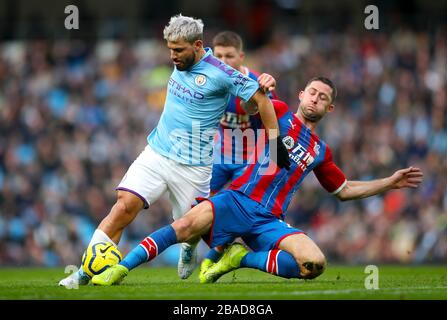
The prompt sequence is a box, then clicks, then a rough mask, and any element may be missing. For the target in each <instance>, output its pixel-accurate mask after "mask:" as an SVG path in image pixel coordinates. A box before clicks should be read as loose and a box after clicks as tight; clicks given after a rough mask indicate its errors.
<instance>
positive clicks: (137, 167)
mask: <svg viewBox="0 0 447 320" xmlns="http://www.w3.org/2000/svg"><path fill="white" fill-rule="evenodd" d="M160 160H161V156H160V155H158V154H157V153H155V152H154V151H153V150H152V149H151V148H150V147H149V146H147V147H146V148H145V149H144V150H143V152H141V154H140V155H139V156H138V157H137V159H136V160H135V161H134V162H133V163H132V165H131V166H130V167H129V169H128V171H127V173H126V174H125V176H124V178H123V179H122V181H121V182H120V184H119V186H118V187H117V190H118V192H117V200H116V203H115V204H114V205H113V207H112V209H111V210H110V212H109V214H108V215H107V216H106V217H105V218H104V219H103V220H102V221H101V223H100V224H99V226H98V228H97V229H96V230H95V232H94V233H93V236H92V238H91V240H90V243H89V245H92V244H95V243H98V242H111V243H114V244H115V245H117V244H118V243H119V241H120V238H121V235H122V232H123V230H124V228H125V227H126V226H127V225H128V224H129V223H131V222H132V221H133V220H134V219H135V217H136V216H137V214H138V213H139V212H140V211H141V209H143V208H148V207H149V204H150V203H151V202H153V201H155V200H156V199H158V198H159V197H160V195H161V194H162V193H163V192H165V191H166V183H165V181H164V180H163V178H162V177H161V176H160V175H159V173H158V172H159V168H160ZM89 280H90V277H89V276H88V275H87V274H85V273H84V272H83V270H82V266H81V267H80V268H79V270H78V272H75V273H72V274H71V275H70V276H68V277H66V278H64V279H62V280H61V281H60V282H59V285H61V286H65V287H69V286H70V287H72V286H73V285H76V284H77V285H85V284H88V282H89Z"/></svg>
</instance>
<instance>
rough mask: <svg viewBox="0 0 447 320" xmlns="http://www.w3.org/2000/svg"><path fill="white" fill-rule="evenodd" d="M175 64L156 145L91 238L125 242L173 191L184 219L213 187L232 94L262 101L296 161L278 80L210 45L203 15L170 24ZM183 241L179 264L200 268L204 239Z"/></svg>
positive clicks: (284, 158) (176, 214)
mask: <svg viewBox="0 0 447 320" xmlns="http://www.w3.org/2000/svg"><path fill="white" fill-rule="evenodd" d="M163 33H164V38H165V40H166V42H167V47H168V48H169V51H170V54H171V59H172V62H173V63H174V66H175V68H174V70H173V72H172V75H171V77H170V79H169V82H168V88H167V95H166V101H165V106H164V110H163V113H162V115H161V117H160V121H159V123H158V124H157V127H156V128H155V129H154V130H153V131H152V132H151V133H150V135H149V136H148V138H147V141H148V145H147V146H146V147H145V149H144V150H143V151H142V152H141V154H140V155H139V156H138V158H137V159H136V160H135V161H134V162H133V163H132V165H131V166H130V167H129V169H128V171H127V172H126V175H125V176H124V178H123V180H122V181H121V182H120V184H119V186H118V187H117V190H118V192H117V201H116V203H115V205H114V206H113V207H112V209H111V211H110V213H109V214H108V215H107V216H106V217H105V218H104V219H103V220H102V221H101V223H100V224H99V226H98V228H97V229H96V231H95V233H94V234H93V237H92V239H91V241H90V245H93V244H96V243H99V242H110V243H113V244H117V243H118V242H119V241H120V238H121V235H122V233H123V231H124V228H125V227H126V226H128V225H129V224H130V223H131V222H132V221H133V220H134V219H135V217H136V216H137V214H138V213H139V212H140V211H141V210H142V209H147V208H149V206H150V205H151V204H152V203H153V202H155V201H156V200H157V199H158V198H160V196H161V195H162V194H163V193H164V192H165V191H167V192H169V198H170V200H171V203H172V216H173V218H174V219H179V218H181V217H182V216H183V215H184V214H185V213H186V212H187V211H188V210H189V209H190V208H191V205H193V204H195V198H197V197H207V196H208V195H209V192H210V185H209V183H210V179H211V170H212V162H213V157H212V152H211V151H212V143H213V138H214V135H215V133H216V129H217V127H218V124H219V120H220V119H221V118H222V115H223V113H224V111H225V108H226V106H227V102H228V101H229V98H230V95H233V96H236V97H239V98H241V99H242V100H244V101H250V104H251V103H254V104H256V105H258V106H259V113H260V115H261V119H262V122H263V124H264V125H265V126H266V128H268V129H269V131H268V133H269V135H268V138H269V139H271V140H272V142H274V143H273V144H276V146H277V147H278V150H275V151H276V152H277V161H278V165H279V166H280V167H281V168H288V167H289V165H290V160H289V158H288V153H287V150H286V149H285V148H284V145H283V144H281V143H276V141H277V140H278V139H279V135H278V122H277V118H276V115H275V111H274V109H273V105H272V102H271V101H270V99H269V98H268V97H267V95H266V94H265V92H268V91H270V90H271V88H272V87H274V84H275V81H274V79H273V78H272V77H271V76H268V75H266V76H264V77H262V78H260V79H259V84H258V82H256V81H255V80H253V79H251V78H249V77H247V76H246V75H244V74H242V73H241V72H239V71H238V70H235V69H233V68H231V67H230V66H228V65H226V64H225V63H223V62H222V61H220V60H219V59H217V58H216V57H214V56H213V54H212V50H211V49H210V48H204V46H203V23H202V21H201V20H199V19H194V18H191V17H185V16H182V15H178V16H174V17H172V18H171V20H170V21H169V25H167V26H166V27H165V29H164V32H163ZM188 242H189V245H188V244H186V243H185V244H182V246H181V254H180V258H179V263H178V273H179V276H180V278H182V279H186V278H188V277H189V276H190V275H191V274H192V272H193V270H194V268H195V257H196V256H197V254H196V249H195V245H196V244H197V242H194V241H188ZM89 281H90V277H89V276H88V275H87V274H86V273H85V272H83V270H82V268H81V269H80V270H79V271H78V272H75V273H73V274H72V275H70V276H69V277H66V278H64V279H62V280H61V281H60V282H59V285H61V286H66V287H72V286H74V285H86V284H88V282H89Z"/></svg>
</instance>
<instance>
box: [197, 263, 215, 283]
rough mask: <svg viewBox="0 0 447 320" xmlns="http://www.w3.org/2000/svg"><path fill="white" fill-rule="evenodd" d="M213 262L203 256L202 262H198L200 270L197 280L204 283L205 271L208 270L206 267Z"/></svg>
mask: <svg viewBox="0 0 447 320" xmlns="http://www.w3.org/2000/svg"><path fill="white" fill-rule="evenodd" d="M213 264H214V262H213V261H212V260H211V259H208V258H205V259H203V261H202V263H201V264H200V272H199V282H200V283H206V282H207V281H206V277H205V273H206V272H207V271H208V269H209V268H210V267H211V266H212V265H213Z"/></svg>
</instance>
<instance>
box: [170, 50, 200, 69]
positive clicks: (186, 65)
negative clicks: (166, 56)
mask: <svg viewBox="0 0 447 320" xmlns="http://www.w3.org/2000/svg"><path fill="white" fill-rule="evenodd" d="M195 60H196V53H195V52H193V53H192V56H191V58H188V59H186V60H185V63H184V67H181V68H179V66H175V67H176V68H177V70H178V71H185V70H189V69H190V68H191V67H192V66H193V65H194V61H195Z"/></svg>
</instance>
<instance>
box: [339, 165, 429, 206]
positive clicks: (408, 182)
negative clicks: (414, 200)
mask: <svg viewBox="0 0 447 320" xmlns="http://www.w3.org/2000/svg"><path fill="white" fill-rule="evenodd" d="M423 175H424V174H423V173H422V171H421V169H419V168H414V167H409V168H406V169H401V170H397V171H396V172H395V173H394V174H393V175H391V176H389V177H386V178H383V179H377V180H371V181H347V183H346V186H345V187H344V188H343V189H342V190H341V191H340V192H339V193H337V195H336V196H337V197H338V198H339V199H340V200H342V201H346V200H354V199H362V198H367V197H371V196H374V195H376V194H379V193H382V192H386V191H388V190H391V189H401V188H417V187H418V186H419V185H420V184H421V182H422V179H423Z"/></svg>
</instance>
